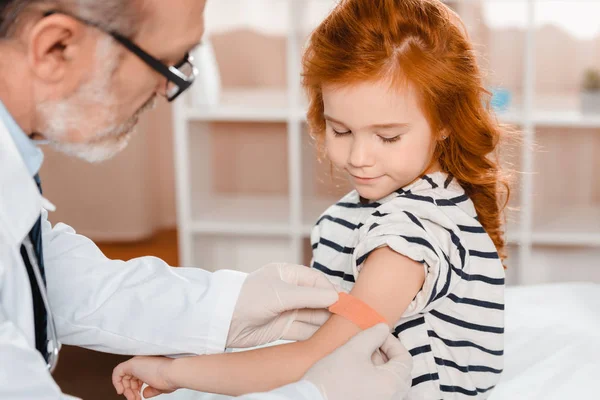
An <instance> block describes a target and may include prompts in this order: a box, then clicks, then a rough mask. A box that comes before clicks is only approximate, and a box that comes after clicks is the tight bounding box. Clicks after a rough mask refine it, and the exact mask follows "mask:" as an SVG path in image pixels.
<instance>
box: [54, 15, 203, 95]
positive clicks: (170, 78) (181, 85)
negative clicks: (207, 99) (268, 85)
mask: <svg viewBox="0 0 600 400" xmlns="http://www.w3.org/2000/svg"><path fill="white" fill-rule="evenodd" d="M54 14H61V15H65V16H67V17H71V18H73V19H76V20H77V21H79V22H81V23H83V24H86V25H89V26H92V27H94V28H97V29H99V30H100V31H102V32H104V33H106V34H108V35H110V36H112V37H113V39H115V40H116V41H117V42H119V43H120V44H121V45H122V46H123V47H125V48H126V49H127V50H129V51H130V52H132V53H133V54H135V55H136V56H137V57H138V58H140V59H141V60H142V61H143V62H144V63H145V64H146V65H148V66H149V67H150V68H152V69H153V70H154V71H156V72H158V73H159V74H160V75H162V76H163V77H164V78H166V79H167V87H168V84H169V82H171V83H174V84H175V85H176V86H177V88H178V89H179V90H178V91H177V92H176V93H175V94H174V95H173V96H169V94H168V90H167V89H165V97H166V99H167V101H168V102H172V101H174V100H175V99H176V98H177V97H179V95H181V94H182V93H183V92H185V91H186V90H187V89H189V88H190V86H192V84H193V83H194V80H195V79H196V76H197V75H198V70H197V69H196V67H195V66H194V64H193V63H192V61H193V57H192V56H191V55H190V53H189V52H188V53H186V54H185V56H184V57H183V59H182V60H181V61H180V62H178V63H177V64H175V65H173V66H168V65H166V64H165V63H163V62H162V61H160V60H158V59H157V58H155V57H154V56H152V55H150V54H149V53H148V52H146V51H145V50H143V49H142V48H141V47H140V46H138V45H137V44H135V43H134V42H133V41H132V40H130V39H128V38H127V37H125V36H123V35H122V34H120V33H119V32H117V31H114V30H111V29H106V28H104V27H102V26H101V25H100V24H98V23H96V22H92V21H88V20H86V19H83V18H80V17H78V16H76V15H73V14H70V13H67V12H64V11H60V10H50V11H46V12H45V13H44V18H45V17H49V16H50V15H54ZM186 63H189V64H190V66H191V67H192V75H191V76H190V77H187V76H185V75H184V74H183V73H181V71H179V68H180V67H181V66H183V65H184V64H186Z"/></svg>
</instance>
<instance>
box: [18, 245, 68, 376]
mask: <svg viewBox="0 0 600 400" xmlns="http://www.w3.org/2000/svg"><path fill="white" fill-rule="evenodd" d="M23 246H25V250H26V251H27V255H28V256H29V262H31V267H32V269H33V274H34V275H35V280H36V282H37V285H38V288H39V289H40V294H41V296H42V301H43V302H44V308H46V314H47V315H48V328H49V329H48V331H49V332H50V338H48V363H47V364H46V366H47V367H48V370H49V371H50V373H53V372H54V370H55V369H56V365H57V364H58V353H59V352H60V342H59V341H58V334H57V333H56V325H54V317H53V315H52V311H51V310H50V303H49V302H48V294H47V292H46V286H45V285H44V280H43V279H42V273H41V272H40V267H39V265H38V260H37V257H36V256H35V252H34V251H33V245H32V244H31V240H30V239H29V237H26V238H25V240H24V241H23Z"/></svg>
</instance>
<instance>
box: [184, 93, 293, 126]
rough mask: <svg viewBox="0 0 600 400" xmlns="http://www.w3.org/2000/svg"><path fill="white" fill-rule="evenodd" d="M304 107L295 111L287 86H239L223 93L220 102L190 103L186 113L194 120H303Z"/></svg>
mask: <svg viewBox="0 0 600 400" xmlns="http://www.w3.org/2000/svg"><path fill="white" fill-rule="evenodd" d="M303 115H304V111H303V110H302V109H300V108H299V109H298V110H296V111H293V112H292V111H291V110H290V108H289V107H288V93H287V91H286V90H285V89H259V88H237V89H227V90H224V91H223V92H222V93H221V101H220V103H219V104H218V105H216V106H198V107H192V106H188V107H186V116H187V118H188V119H190V120H193V121H226V122H236V121H260V122H287V121H288V120H289V119H290V117H292V118H294V119H297V120H300V119H301V118H303Z"/></svg>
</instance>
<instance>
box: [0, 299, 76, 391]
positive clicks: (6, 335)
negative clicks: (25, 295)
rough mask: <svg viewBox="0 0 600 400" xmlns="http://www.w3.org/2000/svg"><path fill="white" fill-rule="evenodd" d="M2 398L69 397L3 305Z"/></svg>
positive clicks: (0, 316)
mask: <svg viewBox="0 0 600 400" xmlns="http://www.w3.org/2000/svg"><path fill="white" fill-rule="evenodd" d="M0 399H11V400H30V399H36V400H67V399H74V398H73V397H70V396H67V395H64V394H62V393H61V391H60V388H59V387H58V385H57V384H56V383H55V382H54V379H52V375H50V372H48V369H47V368H46V362H45V361H44V359H43V358H42V356H41V354H40V353H39V352H38V351H37V350H36V349H35V348H32V347H31V346H30V345H29V344H28V343H27V339H25V336H23V334H22V333H21V331H20V330H19V328H17V327H16V326H15V325H14V324H13V323H12V322H11V321H10V320H8V318H7V316H6V314H5V312H4V308H3V306H2V304H0Z"/></svg>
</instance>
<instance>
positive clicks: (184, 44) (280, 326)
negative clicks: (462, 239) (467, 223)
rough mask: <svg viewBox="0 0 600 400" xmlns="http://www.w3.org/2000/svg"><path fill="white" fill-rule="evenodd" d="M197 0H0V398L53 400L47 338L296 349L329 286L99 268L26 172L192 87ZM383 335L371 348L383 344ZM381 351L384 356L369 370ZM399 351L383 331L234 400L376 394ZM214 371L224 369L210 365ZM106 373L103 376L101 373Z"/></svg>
mask: <svg viewBox="0 0 600 400" xmlns="http://www.w3.org/2000/svg"><path fill="white" fill-rule="evenodd" d="M204 3H205V1H204V0H168V1H166V0H102V1H99V0H0V398H1V399H11V400H12V399H27V400H31V399H61V398H66V395H63V394H61V391H60V389H59V388H58V386H57V385H56V383H55V382H54V381H53V379H52V375H51V373H52V370H53V369H54V367H55V366H56V362H57V359H58V351H59V349H60V344H59V341H60V342H62V343H65V344H70V345H78V346H83V347H87V348H91V349H95V350H100V351H105V352H112V353H120V354H138V355H140V354H165V355H177V354H210V353H216V352H222V351H223V350H224V348H226V347H251V346H257V345H260V344H264V343H267V342H271V341H273V340H277V339H289V340H302V339H305V338H307V337H309V336H310V335H312V333H313V332H314V331H315V330H316V329H318V327H319V326H320V325H321V324H322V323H323V322H324V321H325V320H326V319H327V318H328V315H327V312H326V311H324V310H323V308H326V307H328V306H329V305H331V304H332V303H333V302H335V301H336V300H337V294H336V291H335V289H334V288H333V287H332V286H331V285H330V284H329V283H328V281H327V280H326V279H325V278H324V277H323V276H322V275H320V273H318V272H316V271H312V270H309V269H308V268H305V267H299V266H292V265H269V266H265V267H263V268H262V269H260V270H258V271H257V272H255V273H253V274H250V275H249V276H245V275H244V274H241V273H237V272H233V271H219V272H216V273H212V274H211V273H208V272H206V271H203V270H201V269H196V268H180V269H173V268H171V267H169V266H167V265H166V264H165V263H164V262H162V261H161V260H158V259H156V258H151V257H146V258H139V259H135V260H131V261H129V262H122V261H115V260H109V259H107V258H106V257H105V256H104V255H103V254H102V253H101V252H100V250H99V249H98V248H97V247H96V246H95V245H94V243H93V242H92V241H91V240H89V239H87V238H85V237H83V236H80V235H77V234H76V233H75V232H74V230H73V229H72V228H70V227H69V226H66V225H64V224H58V225H56V226H54V227H53V226H51V225H50V223H49V222H48V220H47V212H46V210H51V209H52V208H53V206H52V204H50V203H49V201H47V200H46V199H44V198H43V196H42V194H41V193H42V185H41V183H40V180H39V177H38V171H39V169H40V166H41V164H42V159H43V155H42V152H41V151H40V150H39V149H38V148H37V146H36V145H37V144H38V143H40V142H42V141H45V142H49V143H50V144H52V145H54V146H55V147H57V148H59V149H61V150H63V151H65V152H67V153H70V154H73V155H76V156H79V157H81V158H84V159H86V160H89V161H101V160H104V159H106V158H109V157H110V156H112V155H114V154H115V153H117V152H118V151H119V150H121V149H123V148H124V147H125V145H126V144H127V141H128V139H129V136H130V133H131V131H132V130H133V128H134V127H135V125H136V123H137V121H138V117H139V115H140V113H141V112H142V111H143V110H145V109H147V108H150V106H151V105H152V103H153V102H154V99H155V97H157V96H162V97H166V98H167V100H169V101H172V100H174V99H175V98H176V97H177V96H178V95H179V94H181V92H183V91H184V90H185V89H187V88H188V87H189V86H190V84H191V83H192V81H193V78H194V75H195V70H194V68H193V67H192V65H191V63H190V60H188V57H187V53H188V51H189V50H190V49H191V48H193V47H194V46H195V45H196V43H198V41H199V40H200V37H201V36H202V33H203V26H202V20H203V10H204V5H205V4H204ZM384 342H385V345H384ZM382 345H383V346H384V347H383V348H384V349H386V351H387V355H388V357H389V358H390V362H389V363H387V364H384V365H378V366H376V365H374V364H373V363H372V362H371V358H370V356H371V354H372V352H373V351H374V349H376V348H378V347H380V346H382ZM409 369H410V357H409V355H408V353H407V352H406V350H405V349H404V348H403V347H402V346H401V345H400V344H399V342H398V341H397V340H396V341H392V340H390V337H389V333H388V330H387V329H386V328H385V327H383V326H378V327H375V328H372V329H371V330H368V331H365V332H363V333H361V334H360V335H357V337H355V338H353V339H352V340H351V341H349V342H348V343H347V344H346V345H345V346H343V347H341V348H340V349H338V350H337V351H336V352H334V353H333V354H331V355H330V356H329V357H328V358H325V359H323V360H322V361H321V362H319V363H317V364H316V365H315V366H314V367H313V369H312V370H311V371H309V372H308V373H307V375H306V376H305V378H304V379H303V380H301V381H300V382H298V383H296V384H292V385H290V386H287V387H284V388H280V389H278V390H275V391H274V392H271V393H264V394H255V395H248V396H247V397H245V398H247V399H279V400H280V399H323V398H325V399H328V400H352V399H364V398H372V399H389V398H391V397H392V396H393V395H394V394H396V395H398V392H400V395H401V394H402V392H403V391H404V390H406V386H407V385H409V383H408V382H409V377H410V371H409ZM223 377H224V378H226V377H227V371H223ZM107 379H109V378H108V377H107Z"/></svg>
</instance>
